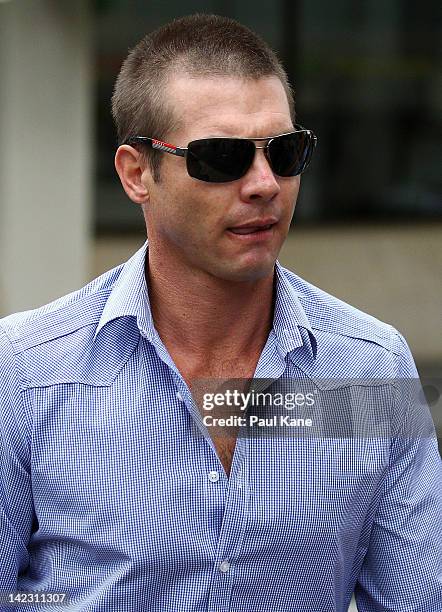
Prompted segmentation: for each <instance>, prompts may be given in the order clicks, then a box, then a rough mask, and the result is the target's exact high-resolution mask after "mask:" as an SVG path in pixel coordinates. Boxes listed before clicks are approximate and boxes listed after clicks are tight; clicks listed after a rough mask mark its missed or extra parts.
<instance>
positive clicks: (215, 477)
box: [208, 470, 219, 482]
mask: <svg viewBox="0 0 442 612" xmlns="http://www.w3.org/2000/svg"><path fill="white" fill-rule="evenodd" d="M208 476H209V480H210V482H218V480H219V473H218V472H217V471H215V470H213V472H209V474H208Z"/></svg>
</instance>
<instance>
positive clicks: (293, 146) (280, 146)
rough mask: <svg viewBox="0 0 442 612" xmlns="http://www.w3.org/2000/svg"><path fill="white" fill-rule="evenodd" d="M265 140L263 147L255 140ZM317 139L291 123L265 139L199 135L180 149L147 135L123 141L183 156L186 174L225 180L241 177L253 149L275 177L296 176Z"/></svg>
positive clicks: (223, 181)
mask: <svg viewBox="0 0 442 612" xmlns="http://www.w3.org/2000/svg"><path fill="white" fill-rule="evenodd" d="M265 140H267V141H268V142H267V144H266V145H264V146H263V147H257V146H256V144H255V141H257V142H262V141H265ZM316 142H317V138H316V136H315V135H314V134H313V132H312V131H311V130H307V129H305V128H303V127H302V126H300V125H295V131H293V132H289V133H288V134H281V135H280V136H274V137H272V136H269V137H267V138H224V137H215V138H202V139H200V140H192V142H189V144H188V145H187V147H185V148H180V147H176V146H175V145H171V144H169V143H167V142H163V141H162V140H157V139H155V138H148V137H147V136H132V137H130V138H128V139H127V140H126V141H125V142H124V144H129V145H132V144H143V145H145V144H147V145H149V146H151V147H152V149H156V150H158V151H163V152H164V153H170V154H171V155H178V156H180V157H185V158H186V165H187V172H188V174H189V176H191V177H193V178H195V179H198V180H199V181H205V182H207V183H228V182H230V181H236V180H238V179H240V178H241V177H243V176H244V175H245V174H246V173H247V171H248V170H249V168H250V166H251V165H252V164H253V160H254V158H255V153H256V149H263V150H264V155H265V156H266V159H267V161H268V163H269V165H270V167H271V169H272V171H273V172H274V173H275V174H277V175H278V176H283V177H289V176H297V175H298V174H301V172H304V170H305V169H306V168H307V166H308V165H309V163H310V160H311V158H312V155H313V151H314V148H315V146H316Z"/></svg>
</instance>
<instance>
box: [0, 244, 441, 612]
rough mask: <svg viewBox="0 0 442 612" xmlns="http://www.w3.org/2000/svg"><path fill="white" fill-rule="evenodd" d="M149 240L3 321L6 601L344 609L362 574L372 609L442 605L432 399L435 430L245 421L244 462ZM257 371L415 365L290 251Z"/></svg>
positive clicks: (368, 370) (377, 372)
mask: <svg viewBox="0 0 442 612" xmlns="http://www.w3.org/2000/svg"><path fill="white" fill-rule="evenodd" d="M146 252H147V245H146V244H145V245H144V246H143V247H142V248H141V249H140V250H139V251H138V252H137V253H136V254H135V255H134V256H133V257H132V258H131V259H130V260H129V261H128V262H127V263H125V264H124V265H121V266H118V267H117V268H115V269H113V270H111V271H109V272H107V273H106V274H104V275H102V276H100V277H99V278H97V279H96V280H94V281H93V282H91V283H90V284H88V285H87V286H86V287H84V288H83V289H81V290H80V291H77V292H75V293H72V294H70V295H67V296H65V297H63V298H61V299H58V300H56V301H55V302H52V303H51V304H48V305H46V306H43V307H42V308H39V309H37V310H32V311H29V312H24V313H18V314H14V315H11V316H8V317H6V318H4V319H2V320H1V321H0V355H1V357H0V358H1V363H0V458H1V463H0V592H1V593H2V597H3V601H4V600H5V597H6V593H8V592H13V591H20V592H26V593H34V592H44V593H67V594H68V597H69V601H66V603H64V604H63V605H62V606H61V607H59V608H54V607H49V606H48V605H45V604H41V603H40V604H39V605H37V604H35V603H34V604H32V605H28V606H26V607H20V608H17V609H26V610H46V609H47V610H54V609H60V610H63V611H64V612H73V611H81V612H86V611H87V612H92V611H94V612H95V611H96V612H98V611H107V610H112V611H116V612H124V611H132V610H133V611H143V612H144V611H147V612H156V611H158V612H228V611H229V612H266V611H271V612H344V611H345V610H347V608H348V605H349V602H350V599H351V596H352V593H353V591H354V592H355V597H356V601H357V605H358V609H359V610H360V611H361V612H381V611H382V612H441V611H442V537H441V525H442V470H441V461H440V456H439V453H438V449H437V439H436V437H435V434H434V426H433V423H432V421H431V415H430V413H429V412H428V413H425V412H424V417H423V418H424V421H425V422H426V426H427V430H428V431H430V434H429V435H425V436H407V435H397V436H396V435H394V436H393V435H392V436H385V435H384V436H359V437H352V436H332V435H325V436H322V437H321V436H302V435H301V436H299V435H298V436H263V437H258V438H257V437H255V438H254V437H250V436H249V437H248V436H241V437H238V440H237V444H236V448H235V452H234V456H233V463H232V468H231V472H230V475H229V477H227V476H226V473H225V471H224V469H223V467H222V465H221V463H220V460H219V458H218V456H217V454H216V451H215V446H214V444H213V442H212V440H211V438H210V436H206V437H204V436H197V435H194V434H192V429H193V427H192V426H193V425H194V424H195V421H196V420H197V419H198V418H201V415H200V414H199V412H198V411H197V409H196V407H195V404H194V402H193V400H192V397H191V394H190V391H189V388H188V387H187V385H186V384H185V382H184V380H183V378H182V376H181V375H180V372H179V371H178V370H177V368H176V366H175V364H174V363H173V361H172V359H171V357H170V355H169V354H168V351H167V349H166V348H165V346H164V344H163V343H162V341H161V339H160V337H159V335H158V333H157V331H156V329H155V326H154V323H153V320H152V315H151V311H150V307H149V297H148V290H147V286H146V281H145V274H144V270H145V258H146ZM255 377H256V378H263V379H272V380H278V379H280V378H281V377H287V378H289V379H290V378H293V379H296V378H297V377H303V378H305V379H308V380H312V381H315V380H316V381H318V385H320V384H321V381H327V380H328V381H330V380H334V381H335V389H334V391H342V388H344V387H346V383H345V380H344V379H347V378H349V379H359V380H369V379H373V378H384V379H387V380H396V379H401V378H415V377H417V371H416V369H415V365H414V362H413V359H412V356H411V354H410V351H409V348H408V346H407V344H406V342H405V340H404V338H403V337H402V336H401V334H400V333H399V332H397V331H396V330H395V329H394V328H393V327H392V326H390V325H388V324H385V323H382V322H380V321H378V320H377V319H375V318H373V317H371V316H369V315H367V314H364V313H362V312H360V311H359V310H357V309H355V308H353V307H351V306H349V305H348V304H345V303H344V302H341V301H340V300H338V299H336V298H334V297H332V296H330V295H328V294H327V293H325V292H323V291H321V290H320V289H318V288H316V287H314V286H312V285H311V284H309V283H307V282H306V281H304V280H303V279H301V278H299V277H298V276H297V275H295V274H293V273H292V272H290V271H288V270H286V269H284V268H283V267H282V266H280V265H279V264H277V265H276V293H275V309H274V320H273V328H272V330H271V331H270V333H269V336H268V340H267V343H266V345H265V347H264V349H263V351H262V354H261V356H260V359H259V362H258V365H257V368H256V372H255ZM347 391H348V388H347ZM332 397H334V396H333V395H332ZM336 397H337V398H338V399H337V400H336V401H337V402H339V401H340V402H341V404H340V405H337V406H335V408H337V410H338V411H339V410H340V409H341V408H342V409H343V410H344V409H345V406H344V403H345V402H343V401H342V397H343V396H341V395H339V393H338V395H336ZM345 397H348V395H346V396H345ZM339 398H341V400H339ZM375 407H376V406H375V405H374V404H373V409H374V408H375ZM370 410H371V408H370V405H368V407H367V410H366V413H365V414H364V415H363V416H364V418H365V417H367V418H368V419H369V418H370ZM391 410H392V412H393V413H394V411H395V410H396V408H395V404H392V407H391ZM398 414H399V413H398ZM395 418H396V420H397V415H396V417H395ZM0 609H1V610H11V609H12V608H11V607H9V606H6V604H5V603H3V604H0Z"/></svg>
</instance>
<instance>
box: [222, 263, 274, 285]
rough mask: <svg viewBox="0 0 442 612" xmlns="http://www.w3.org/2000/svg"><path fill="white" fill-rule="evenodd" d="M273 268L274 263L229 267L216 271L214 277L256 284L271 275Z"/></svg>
mask: <svg viewBox="0 0 442 612" xmlns="http://www.w3.org/2000/svg"><path fill="white" fill-rule="evenodd" d="M274 267H275V261H272V262H266V263H265V264H264V263H262V262H260V263H259V264H258V263H255V264H249V265H243V266H238V267H237V268H234V267H230V268H224V269H222V270H218V272H217V273H215V276H217V277H218V278H220V279H222V280H225V281H230V282H237V283H247V282H249V283H250V282H256V281H259V280H262V279H263V278H266V277H268V276H271V275H273V270H274Z"/></svg>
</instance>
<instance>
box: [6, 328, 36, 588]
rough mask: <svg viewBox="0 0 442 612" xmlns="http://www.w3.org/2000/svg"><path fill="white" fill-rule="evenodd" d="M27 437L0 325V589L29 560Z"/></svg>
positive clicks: (16, 382) (30, 505)
mask: <svg viewBox="0 0 442 612" xmlns="http://www.w3.org/2000/svg"><path fill="white" fill-rule="evenodd" d="M29 438H30V427H29V415H27V414H26V411H25V409H24V405H23V398H22V384H21V383H20V376H19V373H18V369H17V363H16V356H15V354H14V351H13V348H12V345H11V342H10V341H9V339H8V337H7V335H6V334H5V332H4V330H3V329H2V327H1V326H0V593H5V592H8V591H13V590H15V589H16V587H17V577H18V575H19V573H20V572H21V571H23V570H24V569H25V568H26V567H27V565H28V562H29V557H28V552H27V548H26V547H27V543H28V541H29V537H30V534H31V529H32V523H33V518H34V511H33V503H32V489H31V476H30V440H29Z"/></svg>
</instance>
